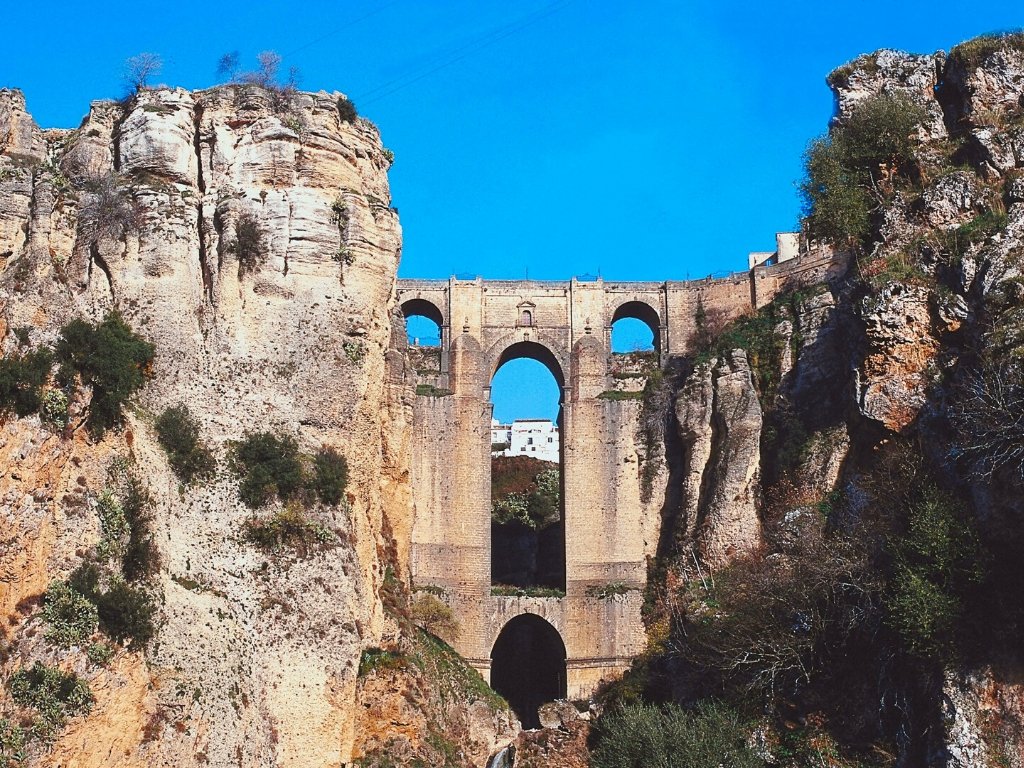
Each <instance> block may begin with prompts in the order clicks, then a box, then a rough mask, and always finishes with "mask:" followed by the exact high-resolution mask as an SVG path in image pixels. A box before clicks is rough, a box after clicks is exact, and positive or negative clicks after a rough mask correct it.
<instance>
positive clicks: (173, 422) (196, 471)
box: [156, 404, 217, 485]
mask: <svg viewBox="0 0 1024 768" xmlns="http://www.w3.org/2000/svg"><path fill="white" fill-rule="evenodd" d="M156 434H157V439H158V440H159V441H160V446H161V447H162V448H163V449H164V451H166V452H167V460H168V463H170V465H171V469H172V470H173V471H174V474H175V475H177V477H178V479H179V480H180V481H181V482H182V483H184V484H185V485H192V484H193V483H195V482H196V481H199V480H204V479H207V478H209V477H212V476H213V474H214V472H215V471H216V469H217V460H216V459H215V458H214V456H213V451H211V450H210V448H209V447H208V446H207V445H206V443H205V442H204V441H203V439H202V435H201V434H200V432H199V422H198V421H197V420H196V418H195V417H194V416H193V415H192V412H191V411H189V409H188V406H187V405H184V404H181V405H175V406H171V407H170V408H167V409H166V410H165V411H164V412H163V413H161V414H160V416H159V417H157V420H156Z"/></svg>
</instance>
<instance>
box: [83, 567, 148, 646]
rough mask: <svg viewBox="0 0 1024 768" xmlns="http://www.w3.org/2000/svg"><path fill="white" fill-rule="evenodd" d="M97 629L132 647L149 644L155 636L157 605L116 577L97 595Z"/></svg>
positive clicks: (145, 594)
mask: <svg viewBox="0 0 1024 768" xmlns="http://www.w3.org/2000/svg"><path fill="white" fill-rule="evenodd" d="M96 608H97V611H98V613H99V619H100V629H102V630H103V631H104V632H105V633H106V634H107V635H108V636H109V637H111V638H112V639H114V640H117V641H118V642H122V643H126V644H128V645H130V646H132V647H137V646H142V645H145V644H146V643H148V642H149V641H150V640H151V639H152V638H153V635H154V634H156V622H155V617H156V603H155V602H154V601H153V598H152V597H150V596H149V594H147V593H146V592H144V591H143V590H142V589H139V588H136V587H133V586H131V585H130V584H128V583H127V582H125V581H123V580H122V579H119V578H114V579H112V580H111V585H110V588H109V589H108V590H106V591H105V592H102V593H100V594H99V595H98V596H97V605H96Z"/></svg>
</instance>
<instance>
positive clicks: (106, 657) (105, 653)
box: [85, 643, 114, 667]
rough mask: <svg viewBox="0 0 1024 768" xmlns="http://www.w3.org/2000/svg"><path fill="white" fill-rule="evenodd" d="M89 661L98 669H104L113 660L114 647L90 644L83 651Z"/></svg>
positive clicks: (106, 644)
mask: <svg viewBox="0 0 1024 768" xmlns="http://www.w3.org/2000/svg"><path fill="white" fill-rule="evenodd" d="M85 655H86V656H88V657H89V661H91V662H92V663H93V664H95V665H96V666H98V667H105V666H107V664H109V663H110V660H111V659H112V658H114V646H112V645H110V644H108V643H92V644H90V645H89V647H88V648H86V649H85Z"/></svg>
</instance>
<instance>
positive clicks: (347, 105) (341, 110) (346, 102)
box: [338, 96, 359, 123]
mask: <svg viewBox="0 0 1024 768" xmlns="http://www.w3.org/2000/svg"><path fill="white" fill-rule="evenodd" d="M338 117H339V118H340V119H341V122H343V123H354V122H355V121H356V118H357V117H359V113H358V112H357V111H356V105H355V104H353V103H352V101H351V100H350V99H346V98H345V97H344V96H339V97H338Z"/></svg>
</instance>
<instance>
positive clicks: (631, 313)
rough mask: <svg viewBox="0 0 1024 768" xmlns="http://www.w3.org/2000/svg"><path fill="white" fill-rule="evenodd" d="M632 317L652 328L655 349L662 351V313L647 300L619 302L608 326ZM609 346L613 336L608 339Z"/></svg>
mask: <svg viewBox="0 0 1024 768" xmlns="http://www.w3.org/2000/svg"><path fill="white" fill-rule="evenodd" d="M626 318H631V319H633V320H639V321H640V322H642V323H643V324H644V325H646V326H647V327H648V328H650V329H651V334H652V335H653V337H654V350H655V351H656V352H658V353H659V354H660V353H661V315H660V313H659V312H658V310H657V309H656V308H655V307H653V306H651V305H650V304H648V303H647V302H646V301H640V300H638V299H633V300H631V301H626V302H623V303H622V304H619V305H618V306H617V307H616V308H615V311H614V312H613V313H612V317H611V321H610V322H609V323H608V327H609V328H611V326H613V325H615V323H617V322H618V321H619V320H624V319H626ZM608 342H609V348H610V347H611V338H610V337H609V339H608Z"/></svg>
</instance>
